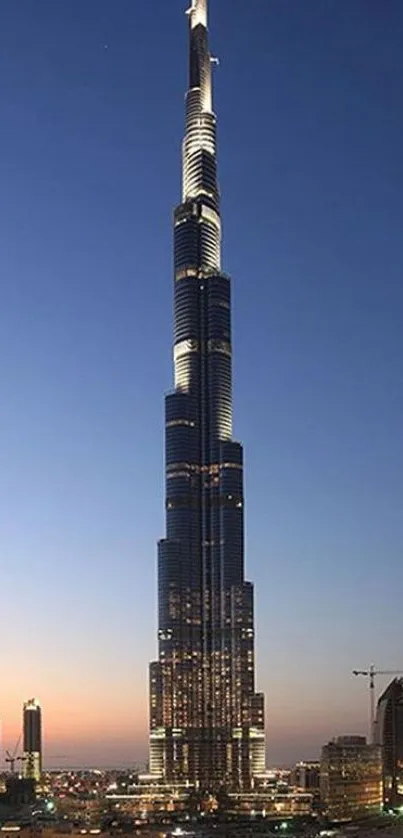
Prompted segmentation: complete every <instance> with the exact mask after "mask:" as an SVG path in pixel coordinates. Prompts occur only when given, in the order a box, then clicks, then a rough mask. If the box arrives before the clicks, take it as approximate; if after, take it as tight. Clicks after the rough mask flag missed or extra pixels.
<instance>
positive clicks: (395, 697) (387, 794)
mask: <svg viewBox="0 0 403 838" xmlns="http://www.w3.org/2000/svg"><path fill="white" fill-rule="evenodd" d="M375 735H376V740H377V742H378V744H379V745H381V746H382V757H383V799H384V803H385V806H388V807H390V808H396V807H400V806H401V805H402V804H403V678H394V679H393V681H392V682H391V683H390V684H389V686H388V687H387V688H386V690H385V692H384V693H383V694H382V695H381V697H380V699H379V701H378V708H377V714H376V725H375Z"/></svg>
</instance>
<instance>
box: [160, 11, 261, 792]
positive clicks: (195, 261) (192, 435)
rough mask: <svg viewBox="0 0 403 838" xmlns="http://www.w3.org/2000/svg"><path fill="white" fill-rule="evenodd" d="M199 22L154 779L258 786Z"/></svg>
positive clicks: (225, 289)
mask: <svg viewBox="0 0 403 838" xmlns="http://www.w3.org/2000/svg"><path fill="white" fill-rule="evenodd" d="M188 20H189V39H190V51H189V87H188V90H187V94H186V130H185V138H184V141H183V172H182V174H183V177H182V201H181V203H180V204H179V206H178V207H177V208H176V210H175V212H174V320H175V323H174V347H173V358H174V369H175V386H174V391H173V392H172V393H170V394H169V395H168V396H167V397H166V402H165V443H166V538H165V539H164V540H163V541H161V542H160V544H159V550H158V606H159V630H158V639H159V656H158V661H156V662H154V663H152V664H151V665H150V771H151V773H152V774H154V775H157V776H160V777H161V778H163V779H165V780H166V781H167V782H181V781H185V782H189V783H192V784H195V785H196V786H199V787H202V788H210V789H212V788H217V787H220V786H222V785H225V786H226V787H228V788H236V789H238V788H245V789H248V788H250V787H251V785H252V782H253V776H254V774H258V773H262V771H263V770H264V767H265V743H264V700H263V695H262V694H261V693H256V691H255V663H254V615H253V586H252V585H251V583H250V582H247V581H245V572H244V495H243V451H242V446H241V445H240V443H239V442H235V441H234V440H233V438H232V346H231V281H230V278H229V276H227V275H226V274H225V273H223V271H222V269H221V218H220V195H219V188H218V181H217V157H216V117H215V114H214V111H213V104H212V64H213V59H212V56H211V53H210V50H209V45H208V31H207V0H192V3H191V8H190V9H189V10H188Z"/></svg>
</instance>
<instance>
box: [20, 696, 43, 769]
mask: <svg viewBox="0 0 403 838" xmlns="http://www.w3.org/2000/svg"><path fill="white" fill-rule="evenodd" d="M23 738H24V775H25V777H28V778H30V779H31V780H36V781H37V782H38V781H39V780H40V777H41V773H42V718H41V708H40V706H39V703H38V701H37V700H36V698H30V699H29V701H26V702H25V704H24V708H23Z"/></svg>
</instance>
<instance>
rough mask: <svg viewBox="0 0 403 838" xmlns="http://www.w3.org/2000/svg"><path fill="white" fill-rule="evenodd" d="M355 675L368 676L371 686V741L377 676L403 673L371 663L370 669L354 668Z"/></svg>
mask: <svg viewBox="0 0 403 838" xmlns="http://www.w3.org/2000/svg"><path fill="white" fill-rule="evenodd" d="M353 675H364V676H365V677H366V678H368V687H369V738H370V742H374V739H375V677H376V676H377V675H403V672H400V671H399V670H397V669H375V667H374V665H373V664H372V663H371V666H370V667H369V669H353Z"/></svg>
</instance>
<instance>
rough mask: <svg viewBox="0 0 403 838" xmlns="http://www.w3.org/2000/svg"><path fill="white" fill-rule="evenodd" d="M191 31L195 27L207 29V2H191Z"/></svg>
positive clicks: (196, 0) (205, 0)
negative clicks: (200, 26)
mask: <svg viewBox="0 0 403 838" xmlns="http://www.w3.org/2000/svg"><path fill="white" fill-rule="evenodd" d="M190 15H191V21H192V29H194V28H195V26H199V24H201V25H202V26H205V27H206V29H207V0H192V5H191V8H190Z"/></svg>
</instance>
